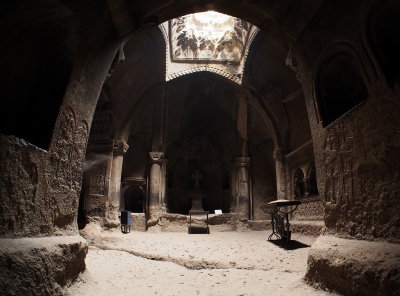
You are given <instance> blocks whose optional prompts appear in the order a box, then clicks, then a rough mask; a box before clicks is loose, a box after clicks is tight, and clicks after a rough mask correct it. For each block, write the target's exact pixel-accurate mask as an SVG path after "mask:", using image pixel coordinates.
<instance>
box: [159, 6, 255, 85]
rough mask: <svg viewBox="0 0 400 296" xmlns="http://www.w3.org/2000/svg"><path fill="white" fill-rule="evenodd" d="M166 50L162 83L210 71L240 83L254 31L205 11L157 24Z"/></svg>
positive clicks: (249, 27)
mask: <svg viewBox="0 0 400 296" xmlns="http://www.w3.org/2000/svg"><path fill="white" fill-rule="evenodd" d="M160 29H161V31H162V32H163V34H164V38H165V41H166V45H167V46H166V47H167V76H166V80H167V81H168V80H171V79H173V78H175V77H178V76H181V75H185V74H189V73H193V72H197V71H210V72H214V73H217V74H220V75H222V76H225V77H227V78H229V79H231V80H233V81H235V82H237V83H239V84H240V83H241V80H242V75H243V68H244V63H245V59H246V56H247V52H248V49H249V46H250V44H251V41H252V40H253V38H254V36H255V34H256V33H257V32H258V28H257V27H255V26H253V25H251V24H249V23H247V22H245V21H243V20H241V19H238V18H235V17H232V16H229V15H225V14H222V13H218V12H214V11H207V12H201V13H195V14H188V15H184V16H181V17H178V18H176V19H172V20H170V21H167V22H165V23H163V24H161V25H160Z"/></svg>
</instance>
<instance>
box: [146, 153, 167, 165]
mask: <svg viewBox="0 0 400 296" xmlns="http://www.w3.org/2000/svg"><path fill="white" fill-rule="evenodd" d="M149 155H150V160H151V162H154V163H160V162H162V160H163V159H164V152H157V151H152V152H149Z"/></svg>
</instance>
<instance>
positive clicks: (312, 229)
mask: <svg viewBox="0 0 400 296" xmlns="http://www.w3.org/2000/svg"><path fill="white" fill-rule="evenodd" d="M289 223H290V230H291V231H293V232H296V233H302V234H306V235H312V236H319V235H320V234H321V231H322V229H323V228H324V227H325V223H324V221H321V220H289Z"/></svg>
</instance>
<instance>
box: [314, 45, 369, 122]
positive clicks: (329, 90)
mask: <svg viewBox="0 0 400 296" xmlns="http://www.w3.org/2000/svg"><path fill="white" fill-rule="evenodd" d="M320 61H321V62H320V63H319V67H318V71H317V72H316V77H315V80H314V83H315V86H314V87H315V97H316V101H317V106H318V107H319V108H318V109H319V120H320V121H321V122H322V125H323V127H326V126H327V125H329V124H330V123H332V122H333V121H335V120H337V119H338V118H340V117H341V116H343V115H344V114H346V113H347V112H348V111H350V110H352V109H353V108H354V107H356V106H357V105H359V104H360V103H361V102H363V101H365V100H366V99H367V98H368V88H367V85H366V83H365V78H364V73H365V69H364V67H363V66H362V65H363V64H362V63H361V59H360V57H359V55H358V54H357V52H356V50H355V49H354V48H352V47H351V46H349V45H347V44H337V45H334V46H332V47H330V49H329V50H328V51H327V52H326V53H325V54H324V55H323V56H322V58H321V59H320Z"/></svg>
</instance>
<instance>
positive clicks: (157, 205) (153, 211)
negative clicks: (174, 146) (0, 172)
mask: <svg viewBox="0 0 400 296" xmlns="http://www.w3.org/2000/svg"><path fill="white" fill-rule="evenodd" d="M163 159H164V153H163V152H150V161H151V164H150V176H149V204H148V213H149V215H148V223H149V224H150V226H151V225H152V224H155V223H157V221H158V214H159V213H160V211H161V210H162V205H161V203H162V201H161V198H160V197H161V195H162V186H161V185H162V183H163V182H162V170H161V167H162V162H163Z"/></svg>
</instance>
